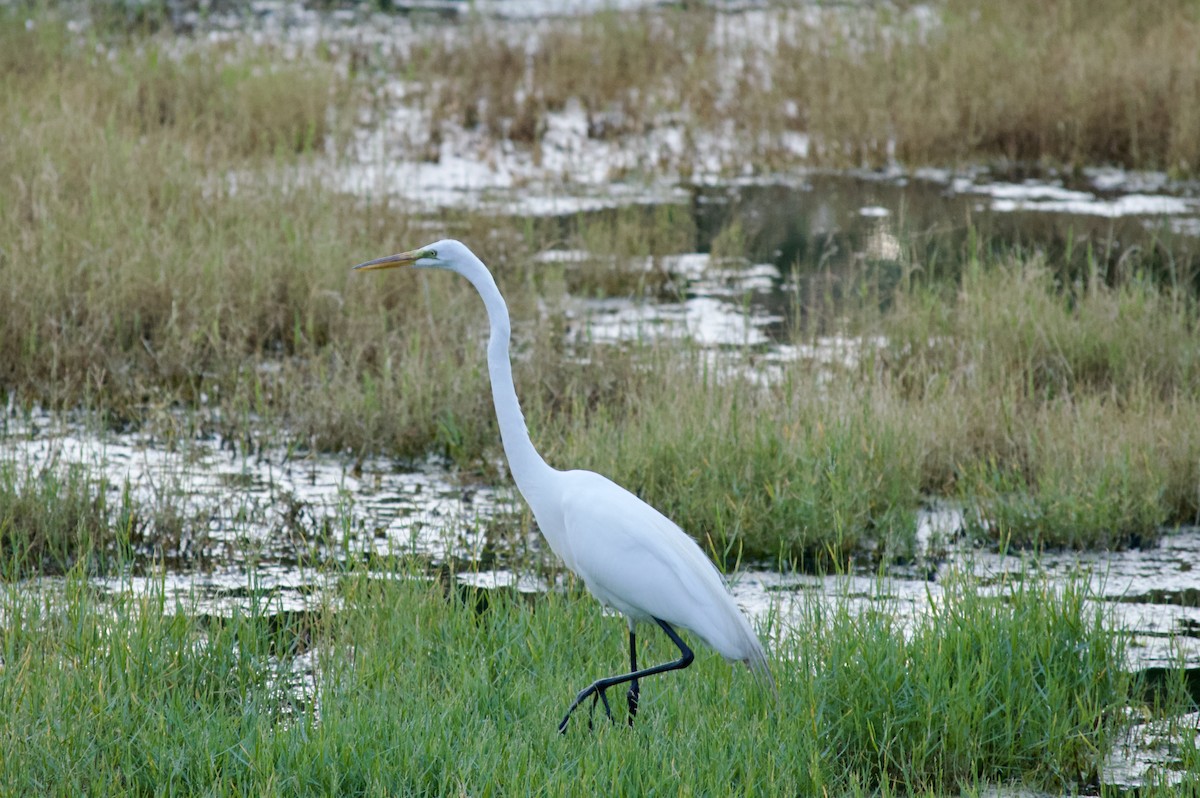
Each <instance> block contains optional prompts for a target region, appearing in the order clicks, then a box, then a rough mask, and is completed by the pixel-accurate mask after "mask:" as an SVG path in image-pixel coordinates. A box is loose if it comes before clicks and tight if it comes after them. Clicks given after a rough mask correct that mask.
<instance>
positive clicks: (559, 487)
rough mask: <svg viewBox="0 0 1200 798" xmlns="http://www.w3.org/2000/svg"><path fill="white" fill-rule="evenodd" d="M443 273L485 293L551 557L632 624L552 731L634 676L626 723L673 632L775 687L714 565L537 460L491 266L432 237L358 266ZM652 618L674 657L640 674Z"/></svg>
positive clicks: (670, 531)
mask: <svg viewBox="0 0 1200 798" xmlns="http://www.w3.org/2000/svg"><path fill="white" fill-rule="evenodd" d="M398 266H414V267H416V268H418V269H445V270H447V271H452V272H457V273H458V274H461V275H462V276H463V277H466V278H467V279H468V280H470V281H471V285H473V286H475V290H477V291H478V292H479V295H480V297H482V298H483V304H484V307H485V308H486V309H487V315H488V321H489V322H490V324H491V337H490V338H489V340H488V348H487V362H488V374H489V375H490V377H491V382H492V400H493V402H494V403H495V406H496V418H497V420H498V421H499V424H500V438H501V440H502V442H503V444H504V454H505V456H506V457H507V458H508V466H509V471H510V472H511V473H512V477H513V479H514V480H515V481H516V483H517V489H518V490H520V491H521V495H522V496H524V497H525V501H526V502H528V503H529V507H530V508H531V509H532V510H533V515H534V518H536V519H537V523H538V527H539V528H540V529H541V531H542V534H543V535H544V536H545V538H546V541H547V542H548V543H549V544H550V548H551V549H553V550H554V553H555V554H557V555H558V556H559V557H561V558H562V561H563V563H565V564H566V566H567V567H568V568H570V569H571V570H572V571H574V572H575V573H576V574H577V575H578V576H579V577H580V578H581V579H582V580H583V583H584V584H585V585H587V588H588V590H590V591H591V592H592V595H594V596H595V597H596V598H597V599H599V600H600V601H601V602H602V603H603V604H605V605H607V606H609V607H611V608H613V609H615V610H617V611H618V612H621V613H622V614H623V615H624V616H625V618H626V621H627V623H628V625H629V670H630V672H629V673H623V674H619V675H616V676H609V677H607V678H603V679H597V680H596V681H594V682H592V683H591V684H590V685H588V686H587V687H586V688H584V689H583V690H582V691H580V693H579V695H577V696H576V697H575V700H574V702H572V704H571V706H570V708H569V709H568V710H567V714H566V715H565V716H564V717H563V719H562V723H560V724H559V726H558V730H559V731H560V732H563V733H565V732H566V730H567V723H568V722H569V721H570V719H571V713H572V712H574V711H575V708H576V707H578V706H579V705H580V704H581V703H583V702H584V701H585V700H586V699H587V698H588V697H589V696H591V697H592V711H593V712H594V711H595V708H596V700H597V699H599V700H600V701H601V702H603V704H604V712H605V714H606V715H607V716H608V718H609V720H612V711H611V710H610V709H609V706H608V698H607V697H606V696H605V691H606V690H607V689H608V688H609V687H613V686H614V685H618V684H623V683H625V682H631V683H632V684H631V685H630V687H629V691H628V693H627V694H626V700H627V704H628V708H629V724H630V725H633V719H634V716H635V715H636V714H637V709H638V696H639V690H638V680H639V679H641V678H643V677H646V676H651V675H653V674H656V673H662V672H664V671H669V670H676V669H680V668H686V667H687V666H688V665H690V664H691V662H692V657H693V655H692V650H691V649H690V648H688V646H687V644H686V643H684V642H683V640H682V639H681V638H680V637H679V635H678V634H677V633H676V632H675V629H674V628H673V627H674V626H679V627H682V628H684V629H687V630H689V631H691V632H694V633H695V634H696V635H698V636H699V637H700V638H701V639H702V640H704V642H706V643H708V645H710V646H712V648H714V649H715V650H716V651H718V652H719V653H720V654H722V655H723V656H724V657H725V658H726V659H729V660H736V661H741V662H744V663H746V664H747V665H748V666H750V668H751V669H752V670H753V671H754V672H755V673H756V674H757V675H759V676H761V677H762V678H763V679H764V680H766V681H767V683H768V684H772V685H773V680H772V679H771V673H770V671H769V670H768V668H767V658H766V655H765V654H764V653H763V648H762V645H761V644H760V643H759V641H758V638H757V637H756V636H755V634H754V631H753V630H752V629H751V628H750V624H749V623H748V622H747V620H746V617H745V616H744V615H743V614H742V612H741V610H739V609H738V606H737V604H735V603H734V601H733V597H732V596H730V595H729V592H728V590H726V588H725V584H724V582H723V581H722V580H721V575H720V574H719V573H718V572H717V569H716V567H714V566H713V564H712V562H711V561H710V560H709V559H708V557H707V556H705V554H704V552H703V551H701V549H700V547H699V546H698V545H696V542H695V541H693V540H692V539H691V538H690V537H688V536H687V535H686V534H685V533H684V532H683V530H681V529H680V528H679V527H678V526H676V525H675V524H674V523H673V522H672V521H671V520H670V519H668V518H667V517H666V516H665V515H663V514H662V513H660V512H659V511H658V510H655V509H654V508H653V507H651V506H650V505H648V504H646V503H645V502H644V501H642V500H641V499H639V498H638V497H637V496H634V495H633V494H632V493H630V492H629V491H627V490H625V489H624V488H622V487H621V486H620V485H617V484H616V483H615V482H612V481H611V480H609V479H607V478H606V477H602V476H600V475H599V474H596V473H593V472H591V471H558V470H556V469H554V468H551V467H550V466H549V465H547V464H546V461H545V460H543V459H542V457H541V455H539V454H538V452H537V450H536V449H535V448H534V447H533V442H532V441H531V440H530V439H529V430H528V429H526V427H525V417H524V416H523V415H522V414H521V406H520V404H519V403H518V402H517V392H516V388H515V387H514V386H513V378H512V363H511V362H510V360H509V354H508V344H509V336H510V328H509V318H508V306H507V305H506V304H505V302H504V297H503V296H501V294H500V289H498V288H497V287H496V281H495V280H494V279H492V274H491V272H489V271H488V269H487V267H486V266H484V265H483V262H482V261H481V260H479V258H477V257H476V256H475V253H473V252H471V250H469V249H468V248H467V247H466V246H465V245H463V244H462V243H461V242H458V241H450V240H446V241H438V242H436V243H433V244H430V245H429V246H427V247H423V248H421V249H415V250H412V251H410V252H401V253H400V254H398V255H389V256H387V257H384V258H378V259H376V260H372V261H368V262H366V263H362V264H359V265H358V266H356V267H354V268H355V269H361V270H364V271H365V270H369V269H391V268H395V267H398ZM639 622H653V623H655V624H657V625H658V626H659V627H660V628H661V629H662V630H663V631H664V632H666V633H667V637H669V638H671V642H673V643H674V644H675V645H676V646H678V648H679V654H680V656H679V659H677V660H674V661H671V662H667V663H664V664H662V665H656V666H654V667H651V668H644V669H642V670H638V666H637V642H636V629H637V624H638V623H639ZM588 725H589V726H590V725H591V720H590V717H589V721H588Z"/></svg>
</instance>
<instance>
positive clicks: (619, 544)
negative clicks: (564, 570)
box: [563, 471, 763, 661]
mask: <svg viewBox="0 0 1200 798" xmlns="http://www.w3.org/2000/svg"><path fill="white" fill-rule="evenodd" d="M570 475H571V479H572V485H571V489H570V490H567V491H565V492H564V501H563V520H564V522H565V525H566V529H567V533H568V536H569V537H570V538H571V545H572V549H573V551H574V553H575V561H576V570H577V571H578V573H579V575H580V576H581V577H582V578H583V580H584V582H585V583H586V584H587V586H588V589H589V590H591V591H592V592H593V593H594V594H596V597H597V598H599V599H600V600H601V601H603V602H605V603H606V604H608V605H610V606H612V607H614V608H615V609H617V610H620V611H621V612H624V613H626V614H627V615H630V616H631V617H633V618H635V619H638V620H648V619H650V618H661V619H662V620H664V621H666V622H668V623H671V624H675V625H678V626H681V627H683V628H685V629H689V630H691V631H692V632H694V633H696V634H697V635H699V636H700V637H702V638H703V639H704V640H705V642H707V643H708V644H709V645H710V646H712V647H713V648H714V649H716V650H717V651H718V652H720V653H721V654H722V655H724V656H726V657H728V658H729V659H738V660H748V661H751V660H756V659H759V658H761V657H762V656H763V655H762V647H761V645H760V644H759V642H758V639H757V638H756V637H755V636H754V633H753V631H752V630H751V629H750V626H749V624H748V623H747V621H746V619H745V616H743V615H742V613H741V611H740V610H739V609H738V608H737V605H736V604H735V603H734V601H733V598H732V596H730V595H729V591H728V590H727V589H726V587H725V583H724V581H723V580H722V579H721V575H720V573H719V572H718V571H717V569H716V567H715V566H714V565H713V564H712V561H711V560H709V559H708V557H707V556H705V554H704V552H703V551H702V550H701V549H700V547H699V546H698V545H697V544H696V542H695V541H693V540H692V539H691V538H689V537H688V536H687V534H686V533H684V532H683V530H681V529H680V528H679V527H678V526H676V525H675V523H674V522H672V521H671V520H670V519H669V518H667V517H666V516H664V515H663V514H662V513H660V512H658V511H657V510H655V509H654V508H653V507H651V506H650V505H648V504H646V503H645V502H643V501H642V500H641V499H639V498H637V497H636V496H634V495H633V494H632V493H630V492H629V491H627V490H625V489H624V488H622V487H620V486H619V485H617V484H615V483H613V482H611V481H610V480H608V479H605V478H604V477H601V476H599V475H597V474H592V473H591V472H585V471H576V472H570Z"/></svg>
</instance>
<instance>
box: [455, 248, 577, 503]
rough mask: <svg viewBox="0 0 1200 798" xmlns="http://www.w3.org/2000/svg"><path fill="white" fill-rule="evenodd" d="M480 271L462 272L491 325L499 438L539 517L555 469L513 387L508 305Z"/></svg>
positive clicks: (489, 359) (480, 266)
mask: <svg viewBox="0 0 1200 798" xmlns="http://www.w3.org/2000/svg"><path fill="white" fill-rule="evenodd" d="M477 263H478V266H477V268H470V269H463V270H462V271H461V272H460V273H461V274H462V275H463V276H464V277H466V278H467V279H468V280H470V281H471V285H473V286H475V290H477V291H478V292H479V296H480V297H482V298H483V304H484V307H485V308H487V315H488V321H489V323H490V324H491V337H490V338H489V339H488V349H487V362H488V375H489V376H490V377H491V382H492V402H493V403H494V404H495V406H496V420H497V421H498V422H499V424H500V439H501V441H502V442H503V444H504V456H505V457H507V458H508V469H509V471H510V472H511V473H512V476H513V481H515V482H516V483H517V489H518V490H520V491H521V495H523V496H524V497H525V500H526V501H527V502H529V503H530V506H532V507H533V509H534V512H535V514H536V512H537V510H538V507H537V506H535V504H537V497H538V495H539V493H540V491H539V487H540V486H542V485H544V484H545V480H546V478H547V477H549V476H550V475H551V474H553V473H555V472H554V469H552V468H551V467H550V466H548V465H547V464H546V461H545V460H543V459H542V456H541V455H540V454H538V452H537V449H535V448H533V441H531V440H530V439H529V429H528V428H527V427H526V426H525V416H524V415H523V414H522V413H521V404H520V402H518V401H517V389H516V387H515V386H514V385H513V376H512V361H511V360H510V358H509V353H508V344H509V338H510V337H511V326H510V322H509V318H508V305H506V304H505V302H504V297H503V296H501V295H500V289H499V288H497V287H496V281H495V280H494V279H493V278H492V275H491V272H489V271H488V270H487V267H485V266H484V265H483V264H482V263H479V262H477Z"/></svg>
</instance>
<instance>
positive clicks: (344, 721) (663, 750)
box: [0, 571, 1174, 795]
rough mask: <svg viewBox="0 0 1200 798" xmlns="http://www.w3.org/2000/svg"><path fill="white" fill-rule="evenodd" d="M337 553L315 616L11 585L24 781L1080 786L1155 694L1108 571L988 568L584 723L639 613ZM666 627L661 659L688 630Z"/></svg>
mask: <svg viewBox="0 0 1200 798" xmlns="http://www.w3.org/2000/svg"><path fill="white" fill-rule="evenodd" d="M325 578H326V579H327V580H328V583H329V584H330V585H332V586H335V593H336V595H337V597H338V600H337V602H336V603H330V604H328V605H326V606H325V607H324V608H319V609H318V611H316V612H315V613H311V614H308V615H307V616H305V618H303V619H301V618H299V617H298V616H294V615H293V616H283V615H279V614H278V613H277V611H276V609H275V608H272V607H271V605H270V602H269V600H260V601H256V602H253V603H252V604H251V605H250V606H249V607H248V608H247V609H245V610H244V611H242V612H240V613H239V614H236V615H235V616H234V617H232V618H230V619H228V620H226V621H224V622H221V623H215V622H213V621H203V620H200V619H195V618H193V617H191V616H189V615H188V614H187V613H186V612H181V611H180V609H181V608H178V607H175V606H172V604H171V602H170V601H168V600H166V599H164V597H163V595H162V593H161V592H159V591H158V590H152V591H151V592H150V593H149V594H148V595H143V596H139V597H132V596H128V595H124V596H118V597H115V598H113V597H109V598H101V597H99V596H97V595H96V594H95V593H94V592H93V591H92V590H91V589H90V588H89V587H88V585H87V583H86V582H85V581H84V580H82V579H81V578H79V572H78V571H75V572H73V573H72V575H71V576H70V577H69V578H68V579H67V580H66V582H65V584H63V585H62V586H61V587H60V588H54V587H52V586H46V587H45V588H43V589H42V592H38V591H31V590H30V589H29V588H27V587H26V588H19V589H18V588H15V587H11V586H10V587H8V588H6V595H5V599H4V607H5V609H4V612H5V614H6V616H7V617H6V622H5V624H4V625H3V631H0V657H2V658H3V659H2V661H3V667H2V668H0V743H2V744H3V746H4V750H5V757H4V758H3V760H2V761H0V791H2V792H3V793H4V794H10V795H16V794H28V793H38V794H80V793H84V792H86V793H88V794H111V795H126V794H138V795H190V794H200V793H203V794H207V795H234V794H239V795H245V794H256V795H310V794H312V795H315V794H339V795H382V794H388V795H401V794H404V795H415V794H429V795H433V794H437V795H444V794H453V793H470V794H475V793H483V794H499V793H508V792H512V791H520V792H527V791H532V792H533V793H534V794H546V795H562V794H594V792H595V789H596V785H598V784H603V785H605V789H606V790H607V789H611V790H613V791H614V792H618V793H626V794H634V793H636V794H649V793H657V792H668V793H672V794H677V793H683V794H716V793H720V794H822V793H825V792H828V793H829V794H880V793H882V794H913V793H926V792H928V793H931V794H934V793H942V794H944V793H957V792H958V791H959V790H965V791H966V792H967V793H968V794H971V793H973V792H974V791H975V790H976V789H978V788H980V787H982V786H983V785H985V784H987V783H995V782H1009V781H1017V782H1021V783H1024V784H1027V785H1029V786H1033V787H1037V788H1044V789H1050V790H1062V789H1067V790H1069V789H1072V788H1074V787H1079V786H1085V785H1088V784H1092V783H1094V782H1093V780H1094V778H1095V775H1096V768H1097V766H1098V763H1099V762H1100V760H1101V758H1102V756H1103V753H1104V752H1105V751H1106V750H1107V747H1108V745H1109V743H1110V741H1111V740H1112V738H1113V735H1114V733H1115V731H1116V729H1117V724H1118V722H1119V721H1120V718H1121V717H1122V715H1121V713H1120V712H1119V709H1120V708H1121V707H1122V706H1125V705H1127V704H1128V703H1129V702H1131V701H1133V700H1134V699H1133V698H1132V695H1133V693H1132V691H1133V685H1132V682H1131V680H1130V679H1129V678H1128V677H1126V676H1124V675H1122V673H1121V670H1120V664H1121V661H1122V659H1121V658H1122V651H1123V646H1124V642H1123V640H1122V638H1120V637H1119V636H1114V635H1112V634H1110V633H1109V632H1107V631H1105V630H1104V628H1103V625H1102V622H1101V617H1100V615H1099V612H1098V609H1097V607H1098V605H1096V604H1094V603H1090V602H1089V601H1087V600H1086V595H1085V592H1084V591H1083V590H1082V589H1079V588H1076V587H1071V586H1067V587H1065V588H1061V589H1051V588H1049V587H1047V586H1046V585H1044V584H1041V583H1039V582H1038V581H1037V580H1032V581H1029V582H1021V581H1018V582H1016V583H1013V584H1009V585H1006V586H1004V587H1002V588H1001V589H1000V590H999V591H998V593H997V594H996V595H992V592H991V591H984V590H982V589H981V588H979V587H978V586H973V585H972V584H971V583H967V582H962V583H954V584H952V585H951V586H950V587H949V588H948V590H947V592H946V594H945V598H944V600H943V601H942V602H940V603H939V604H938V607H937V609H935V610H934V612H933V613H932V615H930V616H929V617H926V618H924V619H921V620H918V621H917V622H916V625H915V627H913V628H912V629H910V630H908V631H907V633H906V632H905V631H904V630H903V629H902V628H901V626H900V624H899V622H898V621H896V620H895V615H894V614H893V612H892V611H891V610H889V609H888V607H887V605H886V602H885V603H884V604H882V605H880V606H878V607H876V608H875V609H872V610H868V611H866V612H865V613H861V614H860V613H859V612H857V611H852V610H851V609H850V605H849V604H848V603H847V602H844V601H839V600H834V601H833V602H832V603H829V604H825V605H820V604H818V603H816V602H812V603H804V602H805V601H806V599H803V598H801V599H800V601H801V602H802V610H801V612H800V614H799V615H798V616H797V617H798V622H797V623H796V624H795V626H793V627H790V628H788V629H786V630H784V632H785V637H784V639H783V642H779V643H777V644H776V645H775V646H774V647H773V653H772V660H773V663H774V671H775V676H776V679H777V680H778V684H779V699H778V702H775V701H773V700H772V699H771V698H770V695H769V694H768V693H765V692H763V691H762V690H761V689H760V687H759V686H758V685H757V683H756V682H755V681H754V680H753V679H752V678H751V677H750V675H749V674H748V673H747V672H745V671H744V670H743V669H741V668H737V669H731V668H730V667H729V666H728V665H727V664H725V663H724V662H722V661H721V660H720V659H719V658H718V657H716V656H715V655H713V654H711V653H710V652H707V651H703V652H701V653H700V654H699V656H698V659H697V661H696V663H695V664H694V665H693V666H692V668H690V669H689V670H687V671H685V672H683V673H679V674H672V675H670V676H666V677H658V678H654V679H648V680H646V682H645V683H644V684H643V693H642V696H643V700H642V708H641V712H640V714H639V720H638V725H637V726H636V727H635V728H634V729H633V730H629V729H626V728H625V727H624V726H623V725H618V726H615V727H610V726H608V725H607V724H605V723H601V724H599V726H598V727H597V728H596V730H595V731H593V732H591V733H589V732H588V731H587V730H586V726H585V724H584V723H582V721H583V717H582V716H579V717H577V718H576V720H575V722H574V723H573V725H572V727H571V728H570V729H569V731H568V734H567V735H566V736H565V737H560V736H559V735H558V733H557V732H556V725H557V722H558V720H559V718H560V717H561V714H562V712H563V711H565V707H566V705H567V703H568V702H569V700H570V698H571V697H572V696H573V695H574V693H575V692H576V691H577V690H578V689H580V688H581V687H582V686H584V685H585V684H586V683H588V682H589V681H591V680H592V679H593V678H595V677H596V676H597V675H599V674H602V673H607V672H609V671H614V670H616V669H618V668H619V667H620V666H621V663H622V661H623V659H624V625H623V624H622V623H621V622H620V621H619V620H617V619H613V618H606V617H603V616H602V614H601V613H600V611H599V608H598V606H597V605H596V604H595V603H594V602H593V601H591V600H590V599H589V598H585V597H584V596H582V595H581V594H578V593H575V592H571V593H569V594H559V593H551V594H548V595H546V596H542V597H539V598H538V599H537V600H536V601H534V602H532V603H531V602H527V601H524V600H522V601H517V600H510V599H506V598H505V597H504V595H498V596H495V597H493V599H492V601H490V602H489V604H488V606H487V608H486V609H485V610H484V611H483V612H482V613H477V612H476V611H475V609H474V604H468V603H463V602H462V601H460V600H458V599H457V598H454V599H451V600H449V601H447V600H446V598H445V597H444V594H443V591H442V589H441V588H440V587H438V586H437V585H436V584H430V583H428V582H425V581H424V580H421V579H419V578H410V579H379V578H371V577H368V576H367V575H366V574H362V573H358V572H343V573H338V572H329V573H327V574H325ZM251 594H252V595H254V594H255V593H254V591H251ZM281 618H283V619H284V620H282V621H281V620H280V619H281ZM658 637H661V636H656V635H652V634H647V635H643V636H642V644H643V646H644V650H643V652H642V656H643V659H644V661H647V662H650V661H656V660H659V659H665V658H666V657H668V656H670V652H669V651H668V649H669V648H670V644H669V643H668V642H667V641H665V640H659V639H658ZM301 655H303V656H305V657H306V659H304V660H302V661H300V662H301V672H302V673H301V676H300V677H299V678H298V679H293V677H292V676H290V675H289V674H291V673H292V672H293V671H292V669H293V667H294V666H295V665H296V663H297V659H296V658H297V657H299V656H301ZM305 669H311V673H304V672H303V671H304V670H305ZM293 683H294V684H293ZM286 684H293V688H294V689H284V688H283V687H282V685H286ZM1173 706H1174V705H1171V706H1160V707H1159V708H1158V710H1157V711H1159V712H1163V711H1167V710H1169V709H1171V708H1172V707H1173Z"/></svg>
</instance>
